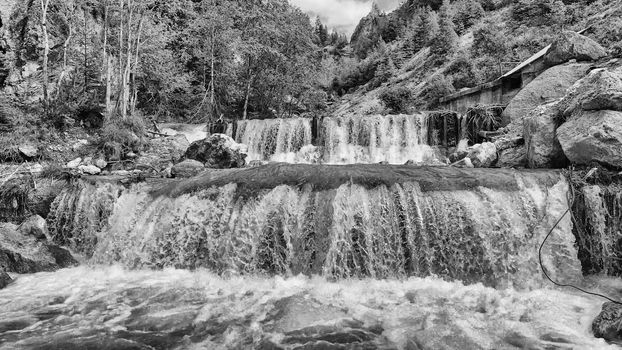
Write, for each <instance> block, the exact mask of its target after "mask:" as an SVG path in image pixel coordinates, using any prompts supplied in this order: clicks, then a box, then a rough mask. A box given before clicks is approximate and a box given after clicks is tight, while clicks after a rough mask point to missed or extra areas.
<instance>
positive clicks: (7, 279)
mask: <svg viewBox="0 0 622 350" xmlns="http://www.w3.org/2000/svg"><path fill="white" fill-rule="evenodd" d="M11 282H13V279H11V276H9V274H8V273H6V271H4V270H0V289H2V288H4V287H6V286H8V285H9V283H11Z"/></svg>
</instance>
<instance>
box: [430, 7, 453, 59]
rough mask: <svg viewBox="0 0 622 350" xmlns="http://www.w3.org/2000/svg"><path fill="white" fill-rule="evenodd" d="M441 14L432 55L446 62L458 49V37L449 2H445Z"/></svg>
mask: <svg viewBox="0 0 622 350" xmlns="http://www.w3.org/2000/svg"><path fill="white" fill-rule="evenodd" d="M439 12H440V14H439V27H440V29H439V32H438V35H437V36H436V38H435V40H434V42H433V43H432V53H434V54H435V55H437V56H438V58H439V59H441V60H443V61H444V60H446V59H447V58H448V56H450V55H451V54H453V53H454V52H455V51H456V49H457V48H458V35H457V34H456V31H455V29H454V23H453V20H452V15H451V7H450V4H449V0H445V1H443V6H441V9H440V11H439Z"/></svg>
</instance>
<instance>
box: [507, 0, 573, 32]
mask: <svg viewBox="0 0 622 350" xmlns="http://www.w3.org/2000/svg"><path fill="white" fill-rule="evenodd" d="M565 10H566V9H565V5H564V3H563V2H561V1H559V0H519V1H517V2H516V3H515V4H514V6H512V11H511V14H510V16H511V19H512V21H513V22H514V23H515V24H516V25H527V26H552V25H553V24H556V23H563V22H564V20H563V17H564V12H565Z"/></svg>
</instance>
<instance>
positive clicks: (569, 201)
mask: <svg viewBox="0 0 622 350" xmlns="http://www.w3.org/2000/svg"><path fill="white" fill-rule="evenodd" d="M594 171H595V169H592V170H590V172H589V173H588V174H587V175H586V176H585V177H584V178H583V180H586V179H587V178H588V177H590V176H591V175H592V174H593V173H594ZM570 187H571V193H572V200H570V199H569V198H568V195H566V201H567V202H568V209H566V211H565V212H564V214H562V216H561V217H560V218H559V219H558V220H557V222H556V223H555V225H553V227H551V229H550V230H549V233H548V234H547V235H546V237H544V240H543V241H542V244H540V249H538V261H539V263H540V269H541V270H542V272H543V273H544V276H546V278H547V279H548V280H549V281H551V283H553V284H554V285H556V286H558V287H565V288H572V289H576V290H578V291H580V292H582V293H585V294H589V295H593V296H597V297H601V298H603V299H607V300H609V301H611V302H612V303H615V304H619V305H622V302H620V301H617V300H613V299H611V298H610V297H608V296H606V295H603V294H600V293H596V292H590V291H587V290H585V289H582V288H579V287H577V286H575V285H572V284H564V283H559V282H557V281H554V280H553V279H552V278H551V277H550V276H549V274H548V273H547V272H546V269H545V268H544V265H543V264H542V248H543V247H544V245H545V244H546V241H547V240H548V239H549V237H550V236H551V234H552V233H553V230H555V228H557V226H558V225H559V223H560V222H561V221H562V220H563V219H564V218H565V217H566V215H568V213H570V211H571V209H572V206H573V205H574V201H575V196H574V188H573V187H572V183H570ZM574 221H576V219H575V220H574ZM575 224H578V223H576V222H575Z"/></svg>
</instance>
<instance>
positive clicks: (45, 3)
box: [40, 0, 50, 116]
mask: <svg viewBox="0 0 622 350" xmlns="http://www.w3.org/2000/svg"><path fill="white" fill-rule="evenodd" d="M40 2H41V31H42V32H43V108H44V110H45V114H46V116H47V114H48V109H49V105H50V98H49V95H48V88H49V85H50V73H49V71H48V70H49V69H48V56H49V54H50V43H49V37H48V23H47V15H48V8H49V6H50V0H40Z"/></svg>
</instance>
